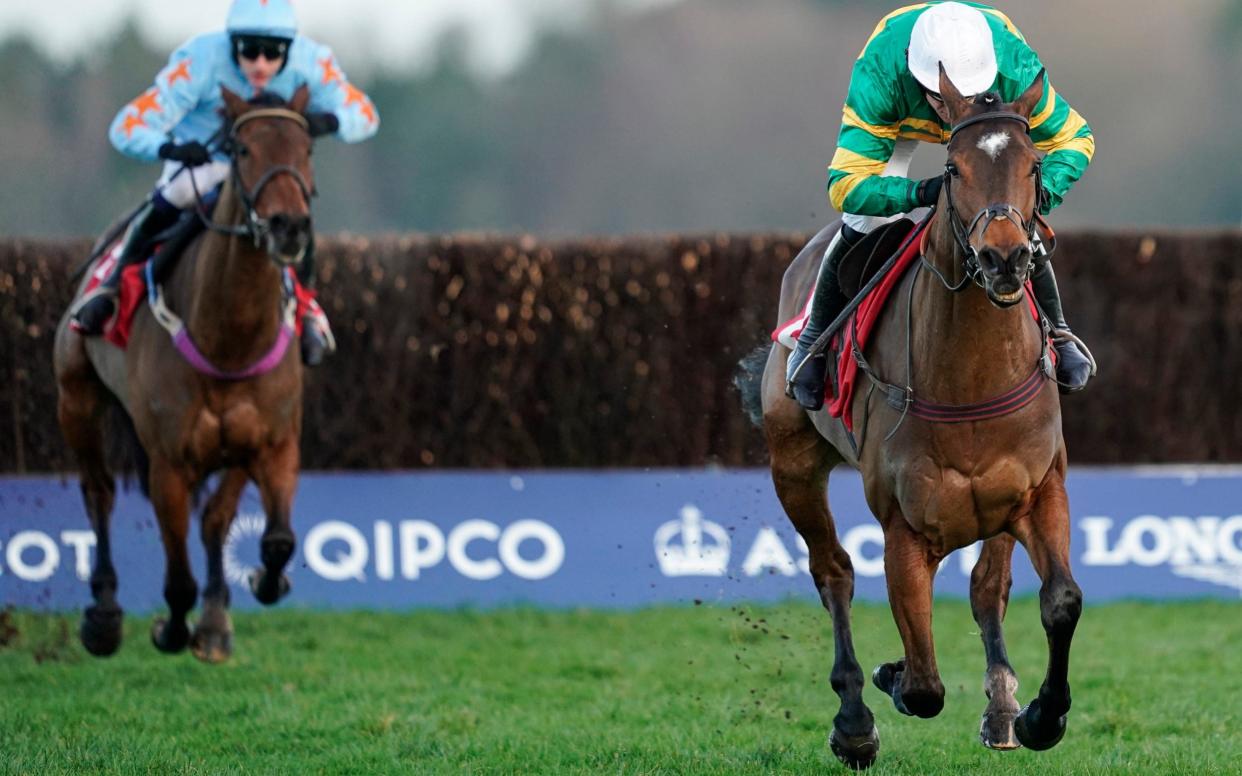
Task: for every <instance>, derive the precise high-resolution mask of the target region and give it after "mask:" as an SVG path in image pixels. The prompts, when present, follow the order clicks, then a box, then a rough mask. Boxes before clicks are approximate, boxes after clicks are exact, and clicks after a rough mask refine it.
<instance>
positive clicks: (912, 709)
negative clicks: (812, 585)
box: [871, 515, 944, 718]
mask: <svg viewBox="0 0 1242 776" xmlns="http://www.w3.org/2000/svg"><path fill="white" fill-rule="evenodd" d="M938 562H939V558H936V557H934V556H933V554H932V552H931V551H930V548H929V547H928V545H927V541H926V540H925V539H924V538H923V537H922V536H920V535H918V534H917V533H915V532H914V530H913V529H912V528H910V525H909V523H907V522H906V520H905V518H904V517H902V516H901V515H896V516H894V517H893V518H892V519H890V520H889V521H888V525H887V526H886V527H885V530H884V576H885V577H886V579H887V581H888V601H889V606H890V607H891V608H892V610H893V620H894V621H896V623H897V631H898V632H899V633H900V634H901V642H902V644H903V645H904V646H905V650H906V657H905V659H904V660H899V661H897V662H895V663H885V664H883V665H881V666H879V667H878V668H876V669H875V672H874V673H873V674H872V675H871V679H872V681H873V682H874V683H875V686H876V687H878V688H879V689H880V690H882V691H883V692H885V693H887V694H888V695H889V696H890V697H892V699H893V705H894V706H896V707H897V710H898V711H900V712H901V713H903V714H910V715H913V716H916V717H924V718H926V717H934V716H936V715H937V714H939V713H940V710H941V709H942V708H944V684H942V683H941V681H940V673H939V670H938V669H937V668H936V649H935V646H934V645H933V643H932V627H931V619H932V580H933V579H934V577H935V573H936V566H937V563H938Z"/></svg>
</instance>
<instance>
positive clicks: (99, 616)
mask: <svg viewBox="0 0 1242 776" xmlns="http://www.w3.org/2000/svg"><path fill="white" fill-rule="evenodd" d="M122 618H123V613H122V611H121V607H119V606H116V605H113V606H98V605H96V606H88V607H86V611H84V612H82V623H81V625H80V626H79V627H78V637H79V638H80V639H81V640H82V646H83V647H85V648H86V651H87V652H89V653H91V654H92V655H94V656H95V657H108V656H109V655H113V654H115V653H116V651H117V650H118V649H120V648H121V620H122Z"/></svg>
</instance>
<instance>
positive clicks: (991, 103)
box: [972, 92, 1005, 113]
mask: <svg viewBox="0 0 1242 776" xmlns="http://www.w3.org/2000/svg"><path fill="white" fill-rule="evenodd" d="M972 102H973V103H974V104H975V105H981V106H983V108H984V109H983V110H982V111H980V113H992V112H993V111H999V110H1001V109H1002V106H1003V105H1004V104H1005V103H1004V101H1003V100H1001V96H1000V92H981V93H980V94H976V95H975V98H974V100H973V101H972Z"/></svg>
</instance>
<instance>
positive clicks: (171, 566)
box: [151, 459, 198, 652]
mask: <svg viewBox="0 0 1242 776" xmlns="http://www.w3.org/2000/svg"><path fill="white" fill-rule="evenodd" d="M187 480H188V477H187V476H186V475H185V473H183V472H181V471H179V470H177V469H176V468H174V467H173V466H171V465H170V464H168V463H167V462H165V461H162V460H156V459H153V460H152V461H151V506H153V507H154V508H155V515H156V517H157V518H159V521H160V538H161V539H163V540H164V556H165V562H166V564H167V565H166V567H165V571H164V600H165V601H167V602H168V619H167V620H164V619H157V620H156V621H155V624H154V625H153V626H152V628H151V641H152V642H153V643H154V644H155V646H156V647H157V648H158V649H159V650H160V651H161V652H180V651H181V650H183V649H185V646H186V644H187V643H189V641H190V629H189V627H188V626H187V625H186V620H185V618H186V615H187V614H189V612H190V610H191V609H193V608H194V601H195V600H196V599H197V598H198V583H196V582H195V581H194V575H193V573H192V571H191V569H190V557H189V554H188V553H187V550H186V537H187V535H188V534H189V531H190V486H189V483H188V482H187Z"/></svg>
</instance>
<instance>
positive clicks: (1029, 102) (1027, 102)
mask: <svg viewBox="0 0 1242 776" xmlns="http://www.w3.org/2000/svg"><path fill="white" fill-rule="evenodd" d="M1044 69H1045V68H1040V70H1039V74H1038V75H1036V76H1035V80H1034V81H1032V82H1031V85H1030V86H1028V87H1026V91H1025V92H1022V96H1020V97H1018V99H1017V100H1016V101H1015V102H1014V104H1013V112H1014V113H1020V114H1021V115H1023V116H1026V117H1027V118H1028V119H1029V118H1030V117H1031V114H1032V113H1034V112H1035V106H1036V105H1038V104H1039V100H1040V98H1041V97H1043V96H1044Z"/></svg>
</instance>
